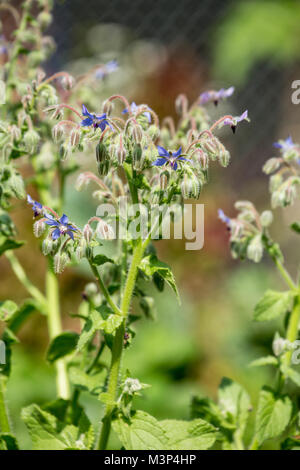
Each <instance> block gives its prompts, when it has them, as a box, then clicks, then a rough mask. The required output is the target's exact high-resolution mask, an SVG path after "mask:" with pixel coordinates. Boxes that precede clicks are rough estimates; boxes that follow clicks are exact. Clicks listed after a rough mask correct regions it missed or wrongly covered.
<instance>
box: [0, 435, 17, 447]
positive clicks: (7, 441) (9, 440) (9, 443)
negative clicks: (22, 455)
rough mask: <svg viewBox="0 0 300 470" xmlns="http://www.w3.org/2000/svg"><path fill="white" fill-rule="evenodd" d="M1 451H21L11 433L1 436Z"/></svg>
mask: <svg viewBox="0 0 300 470" xmlns="http://www.w3.org/2000/svg"><path fill="white" fill-rule="evenodd" d="M0 450H19V447H18V443H17V439H16V438H15V436H13V435H12V434H9V433H1V434H0Z"/></svg>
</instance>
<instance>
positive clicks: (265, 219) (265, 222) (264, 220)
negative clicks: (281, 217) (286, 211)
mask: <svg viewBox="0 0 300 470" xmlns="http://www.w3.org/2000/svg"><path fill="white" fill-rule="evenodd" d="M260 222H261V225H262V226H263V227H269V226H270V225H271V223H272V222H273V213H272V212H271V211H263V212H262V213H261V215H260Z"/></svg>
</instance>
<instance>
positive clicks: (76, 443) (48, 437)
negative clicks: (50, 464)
mask: <svg viewBox="0 0 300 470" xmlns="http://www.w3.org/2000/svg"><path fill="white" fill-rule="evenodd" d="M69 406H71V403H70V402H68V401H66V400H57V401H56V402H53V403H51V404H49V405H48V410H51V411H53V410H54V412H55V413H56V414H57V416H60V417H61V418H63V419H64V420H65V419H67V415H68V413H67V409H68V407H69ZM74 411H75V416H74V419H73V422H75V425H74V424H69V423H68V422H65V421H62V420H60V419H58V418H57V416H55V415H54V414H51V413H49V412H48V411H45V410H43V409H41V408H40V407H39V406H37V405H30V406H28V407H26V408H24V409H23V410H22V419H23V421H24V422H25V424H26V427H27V429H28V432H29V435H30V437H31V440H32V443H33V449H34V450H63V449H90V448H91V446H92V442H93V440H94V431H93V428H92V426H91V424H90V422H89V420H88V418H87V417H86V415H85V414H84V412H83V411H82V408H81V407H78V410H77V413H76V410H74Z"/></svg>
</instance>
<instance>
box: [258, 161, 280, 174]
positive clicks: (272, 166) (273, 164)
mask: <svg viewBox="0 0 300 470" xmlns="http://www.w3.org/2000/svg"><path fill="white" fill-rule="evenodd" d="M280 165H281V159H280V158H269V160H267V161H266V163H265V164H264V166H263V169H262V170H263V172H264V173H265V174H266V175H269V174H270V173H273V172H274V171H276V170H278V168H279V167H280Z"/></svg>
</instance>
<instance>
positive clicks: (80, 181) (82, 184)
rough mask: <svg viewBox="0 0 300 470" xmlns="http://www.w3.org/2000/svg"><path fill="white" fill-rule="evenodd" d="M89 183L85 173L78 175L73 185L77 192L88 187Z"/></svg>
mask: <svg viewBox="0 0 300 470" xmlns="http://www.w3.org/2000/svg"><path fill="white" fill-rule="evenodd" d="M89 182H90V179H89V178H87V176H86V174H85V173H80V175H78V177H77V180H76V183H75V188H76V190H77V191H82V190H83V189H85V188H86V187H87V186H88V184H89Z"/></svg>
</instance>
